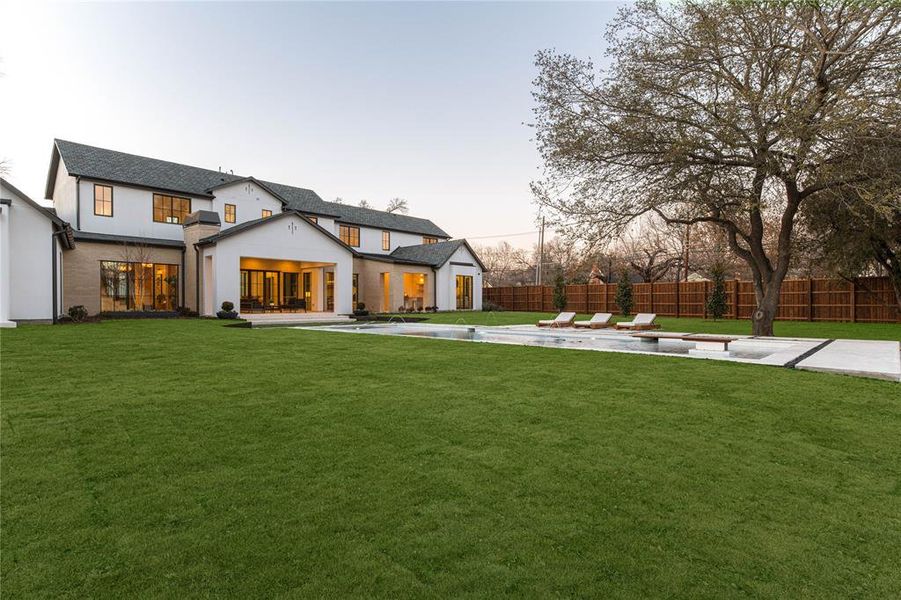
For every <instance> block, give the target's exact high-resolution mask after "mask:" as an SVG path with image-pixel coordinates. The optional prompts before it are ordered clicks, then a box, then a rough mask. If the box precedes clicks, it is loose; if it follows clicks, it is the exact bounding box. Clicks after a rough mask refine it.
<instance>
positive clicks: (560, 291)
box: [554, 273, 566, 312]
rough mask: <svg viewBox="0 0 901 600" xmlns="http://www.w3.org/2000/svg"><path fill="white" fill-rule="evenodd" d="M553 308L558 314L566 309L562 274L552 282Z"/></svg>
mask: <svg viewBox="0 0 901 600" xmlns="http://www.w3.org/2000/svg"><path fill="white" fill-rule="evenodd" d="M554 308H556V309H557V310H558V311H559V312H563V311H564V310H565V309H566V286H565V282H564V281H563V273H559V274H558V275H557V279H556V281H555V282H554Z"/></svg>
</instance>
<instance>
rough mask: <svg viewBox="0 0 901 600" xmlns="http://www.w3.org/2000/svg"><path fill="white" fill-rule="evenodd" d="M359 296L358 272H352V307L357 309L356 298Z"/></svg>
mask: <svg viewBox="0 0 901 600" xmlns="http://www.w3.org/2000/svg"><path fill="white" fill-rule="evenodd" d="M359 298H360V274H359V273H354V280H353V309H354V310H357V305H358V304H359V302H358V300H359Z"/></svg>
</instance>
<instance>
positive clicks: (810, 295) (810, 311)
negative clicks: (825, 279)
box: [807, 277, 813, 321]
mask: <svg viewBox="0 0 901 600" xmlns="http://www.w3.org/2000/svg"><path fill="white" fill-rule="evenodd" d="M807 320H808V321H813V277H808V278H807Z"/></svg>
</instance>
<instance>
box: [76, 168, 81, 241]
mask: <svg viewBox="0 0 901 600" xmlns="http://www.w3.org/2000/svg"><path fill="white" fill-rule="evenodd" d="M75 229H77V230H78V231H81V175H77V176H76V177H75Z"/></svg>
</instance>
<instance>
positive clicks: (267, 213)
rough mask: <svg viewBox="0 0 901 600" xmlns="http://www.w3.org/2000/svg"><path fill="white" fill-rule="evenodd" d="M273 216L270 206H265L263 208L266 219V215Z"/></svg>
mask: <svg viewBox="0 0 901 600" xmlns="http://www.w3.org/2000/svg"><path fill="white" fill-rule="evenodd" d="M271 216H272V211H271V210H269V209H268V208H264V209H263V218H264V219H265V218H266V217H271Z"/></svg>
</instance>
